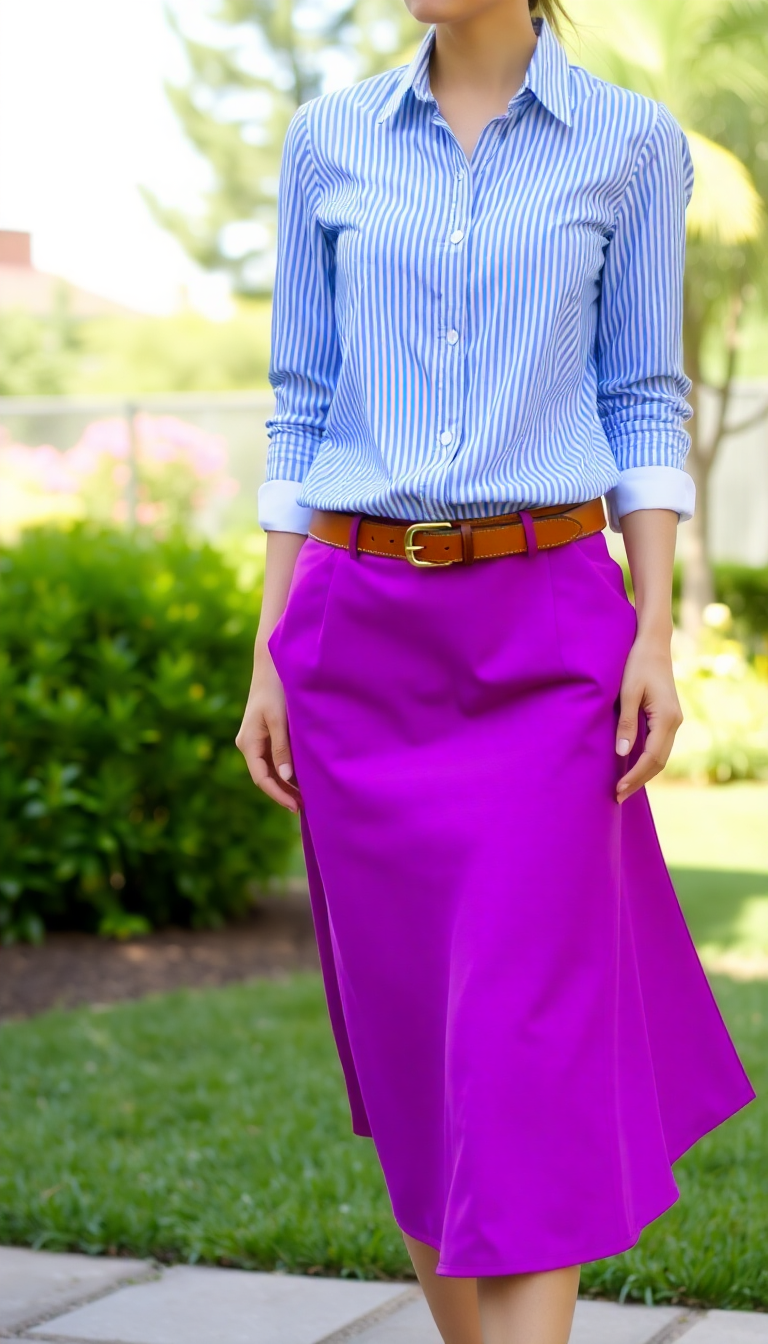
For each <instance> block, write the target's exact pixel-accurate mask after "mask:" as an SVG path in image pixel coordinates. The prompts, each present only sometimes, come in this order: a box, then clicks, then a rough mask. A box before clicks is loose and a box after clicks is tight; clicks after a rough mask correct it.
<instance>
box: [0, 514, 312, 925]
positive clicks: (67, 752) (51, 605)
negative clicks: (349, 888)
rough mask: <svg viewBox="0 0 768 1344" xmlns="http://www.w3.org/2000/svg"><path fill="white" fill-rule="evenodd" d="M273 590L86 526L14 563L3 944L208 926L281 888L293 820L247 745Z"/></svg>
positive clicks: (39, 542)
mask: <svg viewBox="0 0 768 1344" xmlns="http://www.w3.org/2000/svg"><path fill="white" fill-rule="evenodd" d="M258 584H259V576H258V573H257V572H255V568H254V567H252V572H251V573H250V575H249V576H247V577H246V578H244V577H243V575H242V574H241V575H238V572H237V570H236V569H235V568H234V567H233V566H232V565H231V564H229V563H228V562H227V561H225V559H224V558H223V557H222V556H221V555H220V554H219V553H218V552H217V551H216V550H214V549H213V548H212V547H211V546H209V545H204V544H195V543H193V542H192V541H190V540H188V539H186V538H184V537H182V536H174V537H171V538H168V539H166V540H162V541H158V540H156V539H153V538H152V537H149V536H146V535H144V536H140V535H138V534H137V535H131V534H129V533H125V532H119V531H112V530H97V529H95V528H93V527H89V526H86V525H79V526H78V527H76V528H74V529H72V530H70V531H63V530H58V529H55V528H39V529H31V530H29V531H27V532H25V533H23V534H22V538H21V540H20V541H19V543H18V544H17V545H15V546H12V547H5V548H0V702H1V703H2V706H3V710H2V732H1V733H0V808H1V809H2V813H1V815H0V853H1V854H2V868H1V870H0V937H2V939H3V940H4V941H9V940H12V939H15V938H38V937H40V936H42V933H43V930H44V929H45V928H61V927H66V928H86V929H97V930H99V931H100V932H102V933H105V934H113V935H118V936H120V935H125V934H129V933H133V932H141V931H143V930H146V929H148V928H150V927H154V926H161V925H163V924H167V923H169V922H173V923H184V924H192V925H194V926H202V925H211V924H215V923H218V922H221V920H222V918H224V917H226V916H227V915H231V914H235V913H237V912H238V911H240V910H242V909H243V908H244V907H245V906H246V904H247V902H248V887H249V883H250V882H251V881H252V880H254V879H256V880H259V879H264V878H265V877H267V876H269V875H272V874H278V873H281V872H284V871H285V869H286V867H287V864H288V862H289V859H290V855H291V853H292V852H293V849H294V847H295V844H296V824H295V819H294V818H292V817H291V816H289V814H288V813H286V812H284V811H283V810H282V809H280V808H278V807H276V806H275V805H274V804H273V803H271V802H269V801H268V800H267V799H266V798H265V797H264V795H263V794H261V793H260V792H259V791H258V790H257V789H255V788H254V786H253V784H252V782H251V780H250V777H249V775H248V772H247V770H246V767H245V764H244V762H243V760H242V758H241V756H240V753H239V752H238V751H237V748H236V747H235V745H234V737H235V733H236V732H237V728H238V724H239V722H240V717H241V714H242V708H243V704H244V698H245V695H246V691H247V686H248V680H249V675H250V663H251V654H252V646H253V635H254V630H255V626H256V617H257V612H258V601H259V596H260V593H259V588H258Z"/></svg>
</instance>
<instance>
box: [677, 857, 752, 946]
mask: <svg viewBox="0 0 768 1344" xmlns="http://www.w3.org/2000/svg"><path fill="white" fill-rule="evenodd" d="M670 872H671V876H672V881H673V883H674V886H675V890H676V892H677V894H678V897H679V899H680V904H681V905H682V907H683V911H684V913H685V918H686V920H687V922H688V927H689V929H690V930H691V933H692V935H693V939H694V942H695V943H696V945H697V947H698V948H699V949H700V950H701V949H702V948H717V949H719V950H722V951H723V952H727V951H729V950H732V949H739V950H741V951H744V952H751V953H752V954H753V955H754V954H758V955H759V954H762V955H768V873H743V872H742V873H740V872H728V871H724V870H723V871H719V870H717V869H709V868H671V869H670Z"/></svg>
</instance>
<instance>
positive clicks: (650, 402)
mask: <svg viewBox="0 0 768 1344" xmlns="http://www.w3.org/2000/svg"><path fill="white" fill-rule="evenodd" d="M692 191H693V163H692V161H691V154H690V149H689V146H688V141H687V139H686V137H685V135H684V133H683V131H682V129H681V127H680V126H679V125H678V123H677V121H676V120H675V119H674V117H673V116H672V114H671V112H670V111H669V110H668V108H667V107H666V106H665V105H664V104H663V103H658V115H657V118H656V121H655V123H654V127H653V129H652V131H651V133H650V135H649V136H648V138H647V140H646V141H645V143H644V145H643V147H642V149H641V150H640V153H639V156H638V159H637V162H636V164H635V167H634V170H633V173H632V177H631V179H630V181H629V184H628V186H627V188H626V191H625V193H624V196H623V199H622V202H621V206H620V209H619V212H618V215H617V218H616V221H615V227H614V230H613V233H612V236H611V238H610V241H609V243H608V247H607V248H606V254H605V263H604V267H603V277H602V289H601V294H600V304H599V317H598V328H597V374H598V387H597V408H598V414H599V416H600V420H601V422H602V425H603V428H604V430H605V434H606V436H607V439H608V442H609V444H610V446H611V450H612V452H613V455H614V457H615V459H616V464H617V467H618V469H619V471H620V473H621V478H620V480H619V481H618V483H617V484H616V485H615V486H614V487H613V488H612V489H611V490H609V491H608V492H607V494H606V503H607V505H608V517H609V522H610V525H611V528H612V529H613V530H614V531H616V532H618V531H620V530H621V522H620V520H621V518H622V517H623V515H624V514H625V513H631V512H633V510H635V509H671V510H673V511H674V512H676V513H677V514H678V515H679V519H680V520H681V521H682V520H685V519H688V518H690V517H691V516H692V514H693V510H694V503H695V487H694V482H693V478H692V477H691V476H690V475H689V474H688V472H686V471H685V470H684V469H683V464H684V462H685V459H686V456H687V454H688V450H689V448H690V444H691V440H690V435H689V434H688V432H687V431H686V429H685V422H686V421H687V420H688V419H689V418H690V416H691V415H692V410H691V407H690V405H689V404H688V402H687V401H686V397H687V395H688V393H689V392H690V390H691V386H692V384H691V380H690V379H689V378H688V377H687V375H686V374H685V371H684V368H683V339H682V333H683V270H684V266H685V210H686V206H687V205H688V202H689V201H690V199H691V194H692Z"/></svg>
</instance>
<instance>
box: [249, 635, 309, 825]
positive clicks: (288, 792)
mask: <svg viewBox="0 0 768 1344" xmlns="http://www.w3.org/2000/svg"><path fill="white" fill-rule="evenodd" d="M235 746H236V747H238V748H239V750H240V751H241V752H242V753H243V756H244V757H245V761H246V764H247V766H248V769H249V771H250V775H251V779H252V780H253V782H254V784H256V785H257V786H258V788H260V789H261V790H262V791H263V792H264V793H266V794H267V796H268V797H269V798H272V799H273V800H274V802H276V803H279V804H280V806H281V807H287V808H288V810H289V812H298V810H299V807H300V806H301V795H300V794H299V791H298V789H297V787H296V785H295V784H290V783H288V781H289V780H290V779H291V777H292V775H293V761H292V760H291V747H290V743H289V740H288V719H287V716H286V712H285V696H284V694H283V687H282V683H281V681H280V678H279V677H278V675H277V670H276V668H275V665H274V663H273V662H272V658H271V657H270V654H269V650H268V649H267V648H266V647H264V648H261V649H259V648H258V647H257V650H256V655H255V657H254V662H253V678H252V680H251V689H250V692H249V694H248V703H247V704H246V707H245V713H244V715H243V722H242V723H241V725H240V731H239V732H238V734H237V737H236V738H235Z"/></svg>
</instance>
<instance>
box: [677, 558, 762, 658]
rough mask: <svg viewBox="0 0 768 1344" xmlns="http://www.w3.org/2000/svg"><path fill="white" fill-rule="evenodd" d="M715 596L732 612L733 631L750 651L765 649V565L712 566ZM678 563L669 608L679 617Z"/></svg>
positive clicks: (681, 573)
mask: <svg viewBox="0 0 768 1344" xmlns="http://www.w3.org/2000/svg"><path fill="white" fill-rule="evenodd" d="M713 572H714V580H715V597H716V600H717V601H718V602H724V603H725V605H726V606H728V607H730V609H731V611H732V613H733V620H734V632H735V634H736V635H737V636H738V638H739V639H741V640H743V641H744V642H745V643H746V644H747V645H748V646H749V648H750V650H751V651H752V652H760V651H765V648H766V640H768V566H766V565H764V566H763V567H762V568H753V567H751V566H750V565H735V564H726V563H724V562H722V561H719V562H718V563H717V564H715V565H714V566H713ZM682 575H683V571H682V565H681V564H680V562H679V561H678V563H677V564H676V565H675V578H674V586H673V603H672V609H673V612H674V615H675V619H676V620H677V619H678V618H679V607H680V591H681V588H682Z"/></svg>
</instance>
